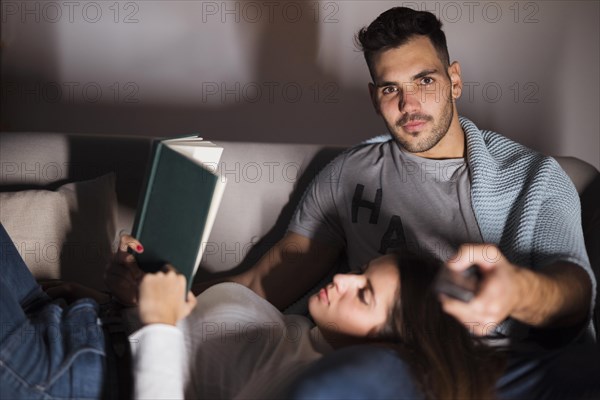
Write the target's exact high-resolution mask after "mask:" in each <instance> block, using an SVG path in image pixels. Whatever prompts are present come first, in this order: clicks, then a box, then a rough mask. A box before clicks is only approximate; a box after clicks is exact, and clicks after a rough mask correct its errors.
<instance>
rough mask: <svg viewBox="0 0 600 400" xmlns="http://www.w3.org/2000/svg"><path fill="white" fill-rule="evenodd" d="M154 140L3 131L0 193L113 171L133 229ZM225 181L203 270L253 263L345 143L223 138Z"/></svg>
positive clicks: (580, 170)
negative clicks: (235, 140)
mask: <svg viewBox="0 0 600 400" xmlns="http://www.w3.org/2000/svg"><path fill="white" fill-rule="evenodd" d="M151 140H152V138H148V137H118V136H99V135H77V134H57V133H1V134H0V191H3V192H6V191H15V190H22V189H32V188H55V187H57V186H59V185H60V184H62V183H64V182H67V181H73V180H85V179H91V178H94V177H96V176H99V175H102V174H104V173H108V172H110V171H114V172H115V173H116V176H117V180H116V191H117V196H118V203H119V207H118V223H117V233H118V232H120V231H127V232H129V231H130V229H131V225H132V222H133V216H134V213H135V208H136V206H137V202H138V197H139V194H140V190H141V186H142V183H143V178H144V176H145V171H146V164H147V162H148V157H149V152H150V148H151ZM217 143H219V144H220V145H222V146H223V147H224V148H225V150H224V153H223V157H222V160H221V164H220V169H221V173H222V174H224V175H226V176H227V179H228V184H227V188H226V190H225V194H224V198H223V202H222V204H221V207H220V209H219V213H218V215H217V220H216V222H215V226H214V228H213V232H212V234H211V237H210V241H209V243H208V244H207V247H206V250H205V257H204V260H203V263H202V265H203V269H205V270H206V272H219V271H225V270H228V269H231V268H233V267H235V266H237V265H240V264H241V268H244V267H248V266H250V265H252V264H253V263H254V261H256V260H257V258H258V257H259V256H260V255H261V254H262V253H263V252H264V251H265V250H266V249H268V248H270V247H271V246H272V245H273V244H274V243H275V242H276V241H277V240H278V239H279V238H280V237H281V235H282V234H283V233H284V232H285V230H286V227H287V223H288V221H289V220H290V218H291V215H292V213H293V212H294V209H295V207H296V205H297V204H298V202H299V200H300V198H301V196H302V194H303V192H304V189H305V188H306V186H307V185H308V183H309V182H310V181H311V179H312V177H313V176H314V175H315V174H316V173H317V172H318V171H319V170H320V169H321V168H322V167H323V166H324V165H325V164H326V163H327V162H328V161H329V160H331V159H332V158H333V157H335V156H336V155H337V154H339V153H340V152H341V151H343V148H342V147H336V146H323V145H298V144H273V143H244V142H218V141H217ZM557 160H558V161H559V162H560V163H561V165H562V166H563V168H564V169H565V170H566V172H567V173H568V174H569V176H570V177H571V179H572V180H573V181H574V183H575V185H576V187H577V190H578V191H579V193H583V192H584V191H585V189H586V187H588V186H589V184H590V182H591V181H592V180H593V179H594V178H595V177H596V176H597V175H598V171H596V169H595V168H594V167H592V166H591V165H589V164H587V163H585V162H583V161H581V160H578V159H576V158H572V157H557Z"/></svg>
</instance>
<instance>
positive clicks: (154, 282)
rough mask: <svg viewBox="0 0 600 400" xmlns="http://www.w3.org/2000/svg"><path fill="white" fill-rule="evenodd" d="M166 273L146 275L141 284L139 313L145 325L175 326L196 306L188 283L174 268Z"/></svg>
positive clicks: (169, 267) (169, 268)
mask: <svg viewBox="0 0 600 400" xmlns="http://www.w3.org/2000/svg"><path fill="white" fill-rule="evenodd" d="M166 270H167V271H166V272H157V273H155V274H146V275H145V276H144V277H143V279H142V283H141V284H140V296H139V313H140V320H141V321H142V323H144V324H169V325H175V324H176V323H177V321H179V320H180V319H182V318H185V317H186V316H187V315H188V314H189V313H190V312H191V311H192V309H193V308H194V307H195V306H196V298H195V297H194V295H193V294H192V292H188V293H187V301H185V297H184V295H185V289H186V281H185V277H184V276H183V275H180V274H178V273H177V272H176V271H175V269H174V268H173V267H172V266H169V265H168V266H167V268H166Z"/></svg>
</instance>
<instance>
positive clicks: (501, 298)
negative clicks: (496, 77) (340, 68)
mask: <svg viewBox="0 0 600 400" xmlns="http://www.w3.org/2000/svg"><path fill="white" fill-rule="evenodd" d="M358 41H359V42H360V44H361V46H362V48H363V51H364V55H365V59H366V61H367V64H368V66H369V71H370V73H371V77H372V79H373V82H372V83H370V84H369V92H370V96H371V99H372V102H373V106H374V107H375V111H376V112H377V113H378V114H379V115H381V117H382V118H383V119H384V121H385V123H386V125H387V127H388V130H389V131H390V133H391V136H386V137H381V138H377V139H375V140H372V141H369V142H366V143H364V144H362V145H359V146H356V147H354V148H352V149H349V150H348V151H347V152H345V153H344V154H342V155H341V156H339V157H338V158H337V159H336V160H334V161H333V162H332V163H331V164H330V165H329V166H328V167H327V168H325V170H324V171H322V172H321V173H320V174H319V176H318V177H317V178H316V179H315V180H314V182H313V183H312V184H311V186H310V187H309V189H308V190H307V192H306V193H305V195H304V198H303V200H302V203H301V205H300V206H299V208H298V210H297V211H296V214H295V216H294V218H293V220H292V222H291V224H290V226H289V229H288V233H287V234H286V235H285V237H284V238H283V239H282V240H281V241H280V242H279V243H277V244H276V245H275V246H274V247H273V248H272V249H271V250H270V251H269V252H267V254H265V255H264V256H263V257H262V259H261V260H260V261H259V262H258V263H257V264H256V265H255V266H254V267H253V268H252V269H250V270H249V271H247V272H245V273H243V274H241V275H238V276H235V277H232V278H230V280H233V281H236V282H239V283H242V284H244V285H246V286H248V287H250V288H251V289H252V290H254V291H255V292H256V293H258V294H260V295H262V296H264V297H265V298H267V299H268V300H269V301H270V302H272V303H273V304H275V305H276V306H278V307H279V308H285V307H287V306H288V305H290V304H291V303H292V302H294V301H295V300H296V299H298V298H300V297H301V296H302V295H303V294H305V293H306V291H307V290H308V289H309V288H311V287H312V286H314V285H315V284H316V283H317V282H318V281H319V279H321V278H323V277H324V276H325V275H326V274H327V272H328V271H329V269H330V268H331V266H332V265H334V264H335V263H336V260H338V258H339V257H340V256H341V255H342V254H343V253H344V252H345V257H346V259H347V261H348V264H349V266H350V267H351V268H353V269H358V268H360V267H361V266H362V265H364V264H365V263H366V262H367V261H368V260H370V259H372V258H374V257H376V256H378V255H380V254H385V253H386V252H388V251H389V250H391V249H395V248H403V247H408V248H412V250H417V251H425V252H428V253H433V254H435V255H436V256H438V257H439V258H442V259H444V260H445V261H448V263H447V265H448V267H449V268H451V269H454V270H456V271H461V270H465V269H466V268H467V267H469V266H470V265H471V264H476V265H477V266H478V267H479V269H480V271H481V273H482V281H481V288H480V291H479V292H478V294H477V296H476V297H475V298H474V299H473V300H472V301H470V302H468V303H462V302H460V301H457V300H454V299H450V298H447V297H444V296H441V297H440V300H441V302H442V305H443V308H444V310H446V312H448V313H449V314H451V315H452V316H454V317H455V318H457V319H458V320H459V321H461V322H463V323H464V324H465V326H467V327H468V328H469V329H471V330H472V331H473V333H474V334H476V335H486V336H489V337H490V338H493V339H494V340H496V341H502V343H506V342H507V341H508V342H511V343H517V342H523V340H526V339H530V338H532V337H533V336H534V335H540V332H541V335H542V336H549V337H552V336H553V335H544V334H545V333H546V332H549V331H548V330H549V329H556V328H570V329H563V330H560V332H568V333H570V334H571V335H570V336H567V337H568V340H573V338H576V337H578V336H582V337H583V336H585V334H586V331H585V329H581V328H582V327H584V328H585V326H587V325H588V322H589V316H590V314H591V311H592V309H593V304H592V300H591V299H592V298H593V297H592V294H593V293H594V292H595V285H596V282H595V279H594V276H593V273H592V271H591V269H590V265H589V261H588V258H587V255H586V252H585V247H584V242H583V235H582V232H581V221H580V209H579V199H578V196H577V193H576V191H575V189H574V187H573V185H572V183H571V182H570V180H569V178H568V177H567V176H566V174H565V173H564V172H563V171H562V170H561V169H560V167H559V166H558V164H557V163H556V162H555V161H554V160H552V159H551V158H547V157H544V156H541V155H539V154H537V153H535V152H533V151H531V150H528V149H526V148H524V147H522V146H520V145H518V144H516V143H514V142H511V141H510V140H508V139H506V138H504V137H502V136H500V135H498V134H496V133H494V132H489V131H481V130H479V129H478V128H477V127H476V126H475V125H474V124H473V123H472V122H471V121H469V120H467V119H465V118H460V117H459V116H458V112H457V110H456V104H455V102H456V100H457V99H458V98H459V97H460V95H461V91H462V78H461V69H460V65H459V64H458V63H457V62H453V63H450V62H449V56H448V50H447V47H446V39H445V35H444V33H443V32H442V31H441V23H440V22H439V21H438V20H437V19H436V18H435V16H434V15H433V14H431V13H428V12H418V11H414V10H411V9H408V8H403V7H397V8H393V9H390V10H388V11H386V12H384V13H383V14H381V15H380V16H379V17H378V18H377V19H376V20H375V21H374V22H373V23H372V24H371V25H370V26H369V27H368V28H365V29H363V30H361V31H360V32H359V34H358ZM132 268H134V267H133V266H132ZM127 274H128V272H127V271H126V270H124V271H113V272H112V278H110V279H109V281H112V285H111V286H112V287H113V288H114V289H115V290H116V291H117V293H118V294H121V298H122V299H124V300H126V301H127V300H128V301H133V300H134V297H132V294H131V293H133V292H131V291H128V290H126V289H128V288H123V287H121V288H119V287H117V286H118V285H119V282H121V285H122V282H125V281H124V280H123V279H122V276H124V275H127ZM132 281H134V280H132ZM284 282H289V284H282V283H284ZM282 287H285V288H286V290H281V288H282ZM119 289H120V290H119ZM197 290H202V288H197ZM553 332H559V331H553ZM573 332H575V333H573ZM579 332H583V333H581V334H580V333H579ZM561 337H562V336H561ZM369 352H371V353H372V354H375V353H374V352H372V351H371V350H369ZM361 354H362V353H361ZM361 357H362V355H361ZM363 361H364V360H363ZM384 365H385V364H384ZM381 368H384V367H382V366H381V365H380V366H379V370H381ZM376 371H377V370H376ZM509 372H510V371H509ZM358 381H360V380H358ZM401 381H404V380H401ZM346 382H347V381H346ZM338 383H339V382H338ZM300 387H301V388H302V385H300ZM313 387H320V388H322V387H323V385H315V386H313ZM333 387H337V388H339V389H340V390H341V391H340V392H337V393H335V392H334V393H332V395H333V396H337V397H340V396H342V397H343V395H342V393H347V392H343V390H342V389H343V388H341V387H340V385H337V386H336V385H334V386H333ZM348 387H353V386H352V385H350V386H348ZM296 393H300V395H306V394H307V392H305V391H303V390H300V391H298V392H296ZM391 393H396V394H397V392H389V393H387V394H388V395H389V394H391ZM517 393H519V394H520V395H522V394H523V393H526V392H517ZM321 394H322V393H319V392H308V395H309V396H313V395H315V396H317V397H318V396H320V395H321ZM384 394H385V392H384Z"/></svg>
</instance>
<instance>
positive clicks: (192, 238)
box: [132, 139, 224, 289]
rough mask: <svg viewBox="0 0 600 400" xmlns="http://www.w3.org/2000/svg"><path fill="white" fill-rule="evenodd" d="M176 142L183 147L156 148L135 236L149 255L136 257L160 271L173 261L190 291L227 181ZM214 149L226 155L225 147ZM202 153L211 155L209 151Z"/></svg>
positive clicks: (149, 268) (146, 268) (165, 143)
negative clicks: (222, 179) (223, 148)
mask: <svg viewBox="0 0 600 400" xmlns="http://www.w3.org/2000/svg"><path fill="white" fill-rule="evenodd" d="M175 141H177V146H172V147H171V146H169V145H168V143H169V141H162V142H159V143H157V144H156V145H155V146H154V149H153V157H152V162H151V165H150V169H149V172H148V176H147V181H146V187H145V192H144V193H143V197H142V200H141V202H140V206H139V207H138V210H137V213H136V217H135V222H134V227H133V231H132V235H133V236H134V237H136V238H137V239H138V240H139V241H140V242H141V243H142V244H143V245H144V252H143V253H141V254H136V260H137V262H138V265H139V266H140V268H142V269H143V270H144V271H147V272H156V271H158V270H160V269H161V268H162V267H163V265H164V264H166V263H169V264H171V265H173V266H174V267H175V268H177V270H178V271H179V272H180V273H182V274H183V275H185V277H186V279H187V282H188V289H189V288H190V286H191V282H192V280H193V278H194V275H195V273H196V270H197V268H198V266H199V263H200V260H201V256H202V252H203V250H204V248H205V247H206V240H207V239H208V234H209V233H210V230H211V229H212V224H213V222H214V218H215V216H216V210H217V209H218V206H219V203H220V200H221V196H222V191H223V188H224V182H221V178H220V177H219V176H217V175H215V174H214V173H213V172H211V171H209V170H208V169H206V168H205V167H204V166H203V165H202V161H201V160H197V159H194V145H192V146H190V148H191V149H192V150H190V151H177V150H176V149H178V148H181V147H182V145H181V139H176V140H173V142H175ZM198 141H199V142H200V141H201V139H199V140H198ZM204 143H209V144H210V145H212V143H210V142H204ZM204 143H203V144H204ZM214 149H215V151H217V152H218V156H217V157H220V152H221V151H222V148H220V147H215V148H214ZM200 150H201V151H202V152H206V151H207V148H206V147H204V148H203V149H200ZM209 151H210V149H209Z"/></svg>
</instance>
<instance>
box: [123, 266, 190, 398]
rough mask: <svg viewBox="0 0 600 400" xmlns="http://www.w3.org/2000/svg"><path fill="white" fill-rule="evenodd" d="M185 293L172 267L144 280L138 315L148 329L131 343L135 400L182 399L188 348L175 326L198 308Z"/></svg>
mask: <svg viewBox="0 0 600 400" xmlns="http://www.w3.org/2000/svg"><path fill="white" fill-rule="evenodd" d="M185 289H186V281H185V277H183V275H179V274H177V273H176V272H175V270H174V269H173V268H172V267H170V268H168V271H167V272H158V273H156V274H146V275H145V276H144V278H143V279H142V282H141V284H140V290H139V313H140V320H141V322H142V323H143V324H144V325H145V326H144V327H143V328H142V329H140V330H139V331H137V332H136V333H134V334H133V335H131V337H130V339H129V340H130V343H131V352H132V358H133V374H134V397H135V398H136V399H180V398H183V376H184V374H183V362H184V360H185V346H184V340H183V333H182V332H181V331H180V330H179V329H177V328H176V327H175V324H176V323H177V321H179V320H180V319H182V318H185V317H186V316H187V315H188V314H189V313H190V312H191V310H192V309H193V308H194V306H195V305H196V298H195V297H194V296H193V294H192V293H191V292H188V294H187V300H186V299H185V297H184V296H185Z"/></svg>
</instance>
